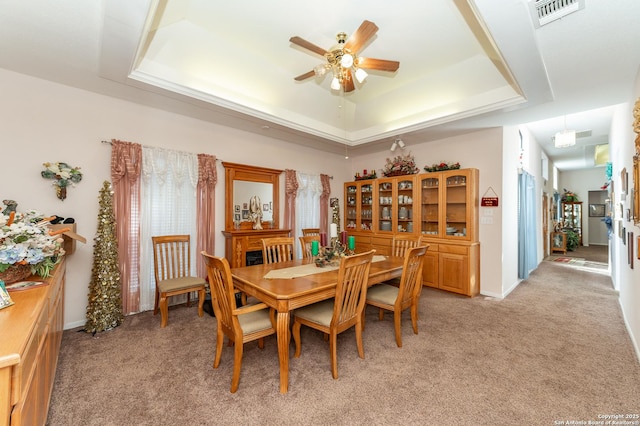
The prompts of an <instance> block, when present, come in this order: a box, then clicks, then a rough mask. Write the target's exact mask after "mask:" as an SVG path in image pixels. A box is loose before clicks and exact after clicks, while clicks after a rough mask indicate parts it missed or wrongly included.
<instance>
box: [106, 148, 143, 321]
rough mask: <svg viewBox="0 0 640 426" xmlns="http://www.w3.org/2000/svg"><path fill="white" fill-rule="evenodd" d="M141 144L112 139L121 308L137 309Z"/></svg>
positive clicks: (138, 302) (131, 310)
mask: <svg viewBox="0 0 640 426" xmlns="http://www.w3.org/2000/svg"><path fill="white" fill-rule="evenodd" d="M141 166H142V147H141V146H140V145H139V144H135V143H131V142H124V141H119V140H115V139H112V140H111V181H112V185H113V210H114V215H115V219H116V234H117V240H118V264H119V267H120V281H121V285H122V312H123V314H124V315H128V314H130V313H133V312H138V311H139V309H140V265H139V259H140V171H141Z"/></svg>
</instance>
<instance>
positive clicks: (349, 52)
mask: <svg viewBox="0 0 640 426" xmlns="http://www.w3.org/2000/svg"><path fill="white" fill-rule="evenodd" d="M377 31H378V27H377V26H376V24H374V23H373V22H371V21H367V20H365V21H363V22H362V24H361V25H360V27H359V28H358V29H357V30H356V32H355V33H353V34H352V35H351V37H349V39H348V40H347V34H346V33H344V32H340V33H338V34H337V35H336V39H337V41H338V44H336V45H335V46H333V47H331V48H330V50H325V49H323V48H321V47H318V46H316V45H315V44H313V43H310V42H308V41H306V40H304V39H302V38H301V37H298V36H295V37H291V38H290V39H289V41H290V42H291V43H293V44H296V45H298V46H300V47H303V48H305V49H307V50H310V51H311V52H313V53H317V54H318V55H321V56H324V57H325V58H326V59H327V62H326V63H324V64H320V65H318V66H316V67H315V68H314V69H313V70H311V71H309V72H306V73H304V74H301V75H299V76H297V77H295V78H294V80H296V81H302V80H306V79H308V78H310V77H314V76H323V75H324V74H326V72H327V71H329V70H331V72H332V73H333V79H332V81H331V89H333V90H340V89H341V88H342V90H344V91H345V92H351V91H353V90H354V89H355V85H354V82H353V79H354V77H355V79H356V80H358V83H362V82H363V81H364V80H365V79H366V78H367V72H366V71H365V69H369V70H379V71H389V72H394V71H396V70H397V69H398V68H399V67H400V62H398V61H387V60H384V59H373V58H363V57H359V56H358V51H359V50H360V49H361V48H362V46H364V45H365V44H366V43H367V42H368V41H369V40H370V39H371V37H373V36H374V35H375V33H376V32H377Z"/></svg>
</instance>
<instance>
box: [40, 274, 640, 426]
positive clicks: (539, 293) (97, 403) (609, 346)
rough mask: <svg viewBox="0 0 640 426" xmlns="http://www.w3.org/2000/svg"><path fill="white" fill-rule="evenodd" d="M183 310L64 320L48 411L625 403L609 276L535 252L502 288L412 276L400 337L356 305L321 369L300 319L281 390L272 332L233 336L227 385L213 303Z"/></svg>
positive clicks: (618, 316) (507, 417) (107, 418)
mask: <svg viewBox="0 0 640 426" xmlns="http://www.w3.org/2000/svg"><path fill="white" fill-rule="evenodd" d="M196 312H197V310H196V308H194V307H191V308H185V307H184V306H179V307H172V308H171V309H170V313H169V324H168V326H167V327H166V328H164V329H161V328H160V327H159V324H160V318H159V317H158V316H153V315H152V314H151V313H150V312H145V313H142V314H139V315H132V316H128V317H127V318H126V319H125V322H124V324H123V325H121V326H120V327H117V328H116V329H114V330H112V331H108V332H103V333H99V334H97V335H95V336H92V335H90V334H87V333H84V332H83V331H78V330H67V331H65V332H64V335H63V341H62V348H61V352H60V359H59V362H58V370H57V374H56V379H55V385H54V390H53V396H52V400H51V406H50V410H49V417H48V424H49V425H51V426H66V425H84V426H90V425H96V426H105V425H118V426H119V425H257V424H260V425H391V424H394V425H395V424H402V425H514V424H517V425H558V424H565V425H566V424H587V422H597V421H602V420H604V419H605V417H604V416H610V415H618V414H621V415H626V414H628V415H637V413H638V412H639V411H640V363H639V362H638V358H637V355H636V353H635V352H634V348H633V345H632V342H631V339H630V337H629V335H628V333H627V330H626V328H625V325H624V321H623V318H622V313H621V311H620V306H619V303H618V295H617V293H616V292H615V291H614V290H613V289H612V286H611V279H610V277H608V276H607V275H605V274H598V273H594V272H592V271H585V270H580V269H576V268H571V267H567V266H566V265H565V264H562V263H561V262H542V263H541V264H540V265H539V267H538V268H537V269H536V270H535V271H533V272H532V274H531V275H530V277H529V279H527V280H525V281H523V282H522V283H521V284H520V285H519V286H518V287H517V288H516V289H515V290H514V291H513V292H512V293H511V294H510V295H509V296H508V297H507V298H505V299H495V298H490V297H483V296H479V297H475V298H472V299H470V298H466V297H462V296H457V295H454V294H451V293H446V292H442V291H438V290H434V289H430V288H425V289H424V291H423V292H422V297H421V301H420V320H419V324H418V326H419V334H418V335H414V334H413V332H412V330H411V325H410V320H409V314H408V312H406V313H405V314H404V315H403V320H402V339H403V347H402V348H398V347H397V346H396V344H395V339H394V335H393V320H392V316H391V315H388V314H387V315H386V316H385V319H384V320H383V321H379V320H378V319H377V310H376V309H373V308H369V309H367V312H366V329H365V332H364V348H365V359H360V358H359V357H358V354H357V350H356V344H355V333H354V332H353V330H349V331H346V332H344V333H342V334H341V335H340V336H339V337H338V371H339V378H338V379H337V380H334V379H333V378H332V377H331V371H330V364H329V350H328V343H327V342H326V341H325V340H324V339H323V338H322V335H321V334H320V333H318V332H315V331H313V330H310V329H308V328H304V327H303V330H302V354H301V356H300V358H293V357H292V358H291V361H290V366H289V368H290V382H289V393H287V394H284V395H282V394H280V392H279V374H278V356H277V345H276V340H275V337H274V336H270V337H268V338H266V339H265V348H264V349H263V350H260V349H259V348H258V347H257V344H256V343H255V342H254V343H249V344H246V345H245V349H244V357H243V363H242V375H241V380H240V388H239V390H238V392H237V393H235V394H231V393H230V392H229V387H230V384H231V375H232V369H233V348H232V347H229V346H226V344H225V346H224V349H223V354H222V362H221V365H220V367H219V368H218V369H213V368H212V363H213V357H214V347H215V346H214V345H215V330H216V322H215V318H213V317H211V316H208V315H205V317H204V318H199V317H198V316H197V315H196ZM291 345H292V346H291V348H292V353H293V347H294V345H293V342H292V344H291ZM621 420H624V419H621ZM631 420H632V421H635V420H634V419H631ZM570 422H574V423H570ZM579 422H584V423H579ZM591 424H598V423H591ZM603 424H604V423H603ZM629 424H630V423H629ZM636 424H637V423H636Z"/></svg>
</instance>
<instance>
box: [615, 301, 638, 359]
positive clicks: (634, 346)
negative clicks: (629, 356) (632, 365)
mask: <svg viewBox="0 0 640 426" xmlns="http://www.w3.org/2000/svg"><path fill="white" fill-rule="evenodd" d="M618 304H619V305H620V311H621V312H622V320H623V321H624V326H625V327H626V328H627V333H628V334H629V338H630V339H631V345H632V346H633V349H634V350H635V351H636V358H638V363H639V364H640V347H638V341H637V340H636V337H635V336H634V335H633V333H632V331H631V326H630V325H629V321H627V316H626V315H625V312H624V307H623V306H622V303H620V298H618Z"/></svg>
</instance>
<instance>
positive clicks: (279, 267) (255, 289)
mask: <svg viewBox="0 0 640 426" xmlns="http://www.w3.org/2000/svg"><path fill="white" fill-rule="evenodd" d="M403 265H404V257H402V256H382V255H374V257H373V260H372V262H371V267H370V270H369V281H368V285H369V286H372V285H374V284H379V283H381V282H384V281H387V280H390V279H393V278H397V277H400V276H401V275H402V267H403ZM231 275H232V277H233V282H234V286H235V287H236V290H240V291H242V292H243V293H245V294H246V295H247V296H253V297H255V298H256V299H258V300H259V301H261V302H263V303H265V304H266V305H267V306H269V307H270V308H273V309H275V311H276V336H277V341H278V359H279V364H280V392H281V393H287V392H288V388H289V343H290V340H291V329H290V317H291V312H292V311H293V310H294V309H296V308H300V307H302V306H306V305H310V304H312V303H316V302H320V301H322V300H326V299H330V298H332V297H334V296H335V294H336V286H337V284H338V267H336V266H327V267H317V266H316V265H315V263H314V260H313V258H306V259H294V260H290V261H286V262H278V263H271V264H259V265H251V266H243V267H238V268H232V269H231Z"/></svg>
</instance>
